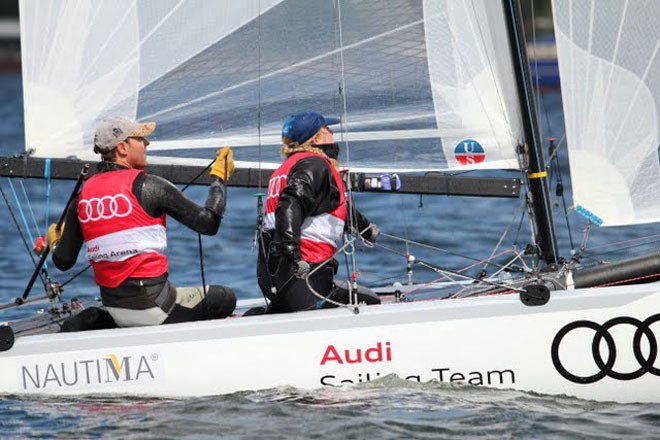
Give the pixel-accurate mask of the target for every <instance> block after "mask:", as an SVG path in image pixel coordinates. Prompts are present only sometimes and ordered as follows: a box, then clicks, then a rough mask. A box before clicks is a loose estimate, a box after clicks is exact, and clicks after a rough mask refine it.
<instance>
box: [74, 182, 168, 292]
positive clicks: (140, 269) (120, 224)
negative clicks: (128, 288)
mask: <svg viewBox="0 0 660 440" xmlns="http://www.w3.org/2000/svg"><path fill="white" fill-rule="evenodd" d="M142 172H143V171H142V170H134V169H129V170H118V171H108V172H104V173H99V174H96V175H95V176H93V177H91V178H90V179H89V180H88V181H87V182H86V183H85V185H84V186H83V189H82V191H81V192H80V195H79V197H78V221H79V222H80V227H81V229H82V233H83V238H84V240H85V246H86V249H87V259H88V260H89V262H90V263H91V265H92V268H93V269H94V279H95V281H96V283H97V284H98V285H100V286H105V287H117V286H118V285H119V284H121V283H122V282H123V281H124V280H126V278H153V277H158V276H160V275H162V274H163V273H165V272H166V271H167V257H166V256H165V254H164V252H165V249H166V248H167V236H166V234H165V214H163V215H161V216H160V217H152V216H150V215H149V214H147V213H146V212H145V211H144V209H142V207H141V206H140V203H139V202H138V200H137V198H136V197H135V195H134V194H133V182H134V181H135V178H136V177H137V176H138V175H139V174H140V173H142Z"/></svg>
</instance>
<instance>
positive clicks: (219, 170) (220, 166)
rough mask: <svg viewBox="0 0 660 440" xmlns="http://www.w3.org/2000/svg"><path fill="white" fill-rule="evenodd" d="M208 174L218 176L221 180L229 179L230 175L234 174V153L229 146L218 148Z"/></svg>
mask: <svg viewBox="0 0 660 440" xmlns="http://www.w3.org/2000/svg"><path fill="white" fill-rule="evenodd" d="M209 174H211V176H215V177H217V178H219V179H220V180H222V181H223V182H227V181H228V180H229V178H230V177H231V175H232V174H234V153H233V152H232V151H231V148H229V147H224V148H221V149H220V150H218V152H217V153H216V156H215V162H213V166H212V167H211V172H210V173H209Z"/></svg>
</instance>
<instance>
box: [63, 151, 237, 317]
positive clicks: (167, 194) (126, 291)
mask: <svg viewBox="0 0 660 440" xmlns="http://www.w3.org/2000/svg"><path fill="white" fill-rule="evenodd" d="M124 168H125V167H123V166H121V165H117V164H115V163H112V162H101V163H99V165H98V167H97V171H98V172H100V173H102V172H106V171H116V170H121V169H124ZM132 190H133V194H134V195H135V197H136V198H137V200H138V202H139V203H140V206H141V207H142V208H143V209H144V211H145V212H146V213H147V214H149V215H151V216H152V217H158V216H160V215H162V214H163V213H165V214H167V215H169V216H170V217H172V218H174V219H175V220H177V221H178V222H180V223H182V224H183V225H185V226H187V227H189V228H190V229H192V230H193V231H195V232H198V233H200V234H204V235H213V234H215V233H217V231H218V228H219V227H220V222H221V220H222V215H223V214H224V211H225V185H224V183H223V182H221V181H220V180H219V179H217V178H213V181H212V183H211V185H210V187H209V192H208V197H207V200H206V204H205V205H204V206H199V205H197V204H196V203H195V202H193V201H192V200H190V199H189V198H187V197H186V196H185V195H184V194H183V193H182V192H181V191H180V190H179V189H178V188H177V187H176V186H174V185H173V184H172V183H171V182H169V181H167V180H165V179H163V178H161V177H158V176H154V175H150V174H146V173H142V174H140V175H138V176H137V178H136V179H135V181H134V182H133V189H132ZM77 202H78V200H77V198H76V199H75V200H74V201H73V203H72V204H71V206H70V207H69V210H68V211H67V214H66V226H65V228H64V231H63V235H62V239H61V241H60V243H59V244H58V246H57V247H56V248H55V250H54V252H53V263H54V264H55V265H56V266H57V267H58V268H59V269H60V270H68V269H70V268H71V267H73V265H74V264H75V263H76V260H77V259H78V254H79V252H80V249H81V247H82V245H83V242H84V240H83V234H82V229H81V227H80V222H79V221H78V210H77V205H78V203H77ZM167 278H168V274H167V272H165V273H164V274H163V275H162V276H160V277H157V278H150V279H136V278H128V279H126V280H125V281H124V282H122V283H121V284H120V285H119V286H118V287H116V288H112V289H110V288H107V287H103V286H100V290H101V300H102V302H103V303H104V305H106V306H111V307H121V308H125V309H135V310H143V309H146V308H149V307H154V306H157V307H160V308H161V309H163V311H165V312H166V313H167V314H168V315H169V316H168V318H167V320H166V321H165V323H171V322H180V321H188V320H195V319H204V318H205V317H206V316H202V315H199V313H202V312H203V310H202V307H200V308H199V309H200V310H199V313H197V311H190V310H179V308H177V307H176V305H175V303H174V301H175V299H176V292H175V290H174V287H173V286H172V285H171V284H170V283H169V281H168V279H167ZM198 315H199V316H198ZM105 320H107V317H105V318H99V319H98V320H96V321H97V322H96V323H89V324H87V323H86V324H83V325H82V326H83V327H85V328H77V327H76V328H70V330H82V329H87V328H94V327H95V326H99V327H107V325H105ZM92 321H94V320H92ZM69 327H71V326H69ZM74 327H75V326H74ZM65 328H66V327H65Z"/></svg>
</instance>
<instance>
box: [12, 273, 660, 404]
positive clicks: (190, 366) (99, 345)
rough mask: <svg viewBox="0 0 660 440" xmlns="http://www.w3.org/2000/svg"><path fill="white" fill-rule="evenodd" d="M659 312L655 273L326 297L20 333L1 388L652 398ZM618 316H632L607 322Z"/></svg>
mask: <svg viewBox="0 0 660 440" xmlns="http://www.w3.org/2000/svg"><path fill="white" fill-rule="evenodd" d="M658 310H660V283H652V284H646V285H638V286H623V287H609V288H595V289H582V290H574V291H558V292H552V298H551V300H550V302H549V303H547V304H546V305H544V306H538V307H528V306H525V305H523V304H522V303H521V302H520V300H519V299H518V295H500V296H490V297H481V298H470V299H460V300H458V299H457V300H436V301H427V302H410V303H397V304H383V305H378V306H368V307H362V308H360V311H359V313H358V314H355V313H353V312H352V311H350V310H346V309H332V310H320V311H313V312H301V313H295V314H286V315H266V316H264V315H262V316H254V317H246V318H231V319H225V320H218V321H206V322H195V323H185V324H174V325H167V326H159V327H140V328H129V329H114V330H99V331H90V332H80V333H67V334H50V335H37V336H25V337H20V338H18V339H17V340H16V342H15V345H14V347H13V348H12V349H10V350H9V351H6V352H4V353H0V371H2V372H3V374H2V376H1V377H0V392H4V393H12V394H14V393H16V394H47V395H77V394H104V395H140V396H160V397H187V396H207V395H218V394H225V393H231V392H235V391H242V390H256V389H265V388H271V387H277V386H284V385H289V386H295V387H299V388H303V389H312V388H317V387H323V386H337V385H345V384H351V383H360V382H366V381H370V380H374V379H377V378H379V377H383V376H385V375H388V374H396V375H398V376H400V377H402V378H405V379H408V380H414V381H420V382H426V381H430V380H436V381H441V382H446V383H453V384H466V385H480V386H489V387H495V388H512V389H519V390H525V391H534V392H538V393H546V394H565V395H571V396H576V397H580V398H584V399H594V400H604V401H619V402H660V377H659V375H660V371H658V370H655V368H656V367H654V366H653V363H654V361H655V357H656V354H657V341H656V339H655V334H656V330H655V329H657V328H659V327H660V324H658V323H655V324H654V323H649V325H648V328H646V327H644V324H643V323H641V322H642V321H645V320H647V319H648V318H651V317H653V316H654V315H656V313H657V312H658ZM623 317H627V318H629V319H622V320H621V321H622V322H621V323H617V322H618V321H611V320H612V319H616V318H623ZM630 318H632V319H630ZM583 320H589V321H590V322H591V323H592V324H585V323H584V322H582V323H579V321H583ZM608 321H609V322H610V324H611V326H610V327H609V328H605V327H603V324H605V323H606V322H608ZM576 322H578V324H576V326H577V328H574V329H571V327H570V326H571V325H572V324H571V323H576ZM566 326H569V327H566ZM563 328H565V330H567V332H566V333H565V335H563V336H561V334H560V336H561V338H560V337H558V334H559V333H560V331H561V330H562V329H563ZM599 329H601V330H603V332H602V337H601V338H600V343H599V344H598V350H597V355H595V354H594V352H593V350H592V345H593V340H594V336H596V330H599ZM638 329H640V330H639V331H638V333H639V334H638V337H635V331H636V330H638ZM605 330H606V331H605ZM553 342H554V343H555V349H556V350H555V351H556V353H555V355H554V356H553ZM609 344H612V345H613V346H614V349H615V354H614V353H613V352H612V351H610V350H611V347H612V345H610V347H609V348H608V345H609ZM635 344H636V345H637V346H638V347H639V352H638V356H637V357H636V356H635V353H634V345H635ZM613 354H614V356H615V357H614V358H610V356H611V355H613ZM553 357H554V360H553ZM598 357H600V358H601V359H602V361H601V365H600V366H599V365H598V364H597V362H598V361H597V360H596V359H595V358H598ZM605 370H608V371H607V372H606V371H605ZM634 372H636V374H632V373H634ZM562 373H563V374H562ZM574 376H576V377H577V376H580V377H582V378H583V379H582V381H583V382H591V383H577V381H578V380H579V379H578V378H576V377H574ZM629 376H639V377H635V378H631V377H629Z"/></svg>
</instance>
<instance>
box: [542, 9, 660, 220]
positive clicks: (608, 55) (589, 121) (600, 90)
mask: <svg viewBox="0 0 660 440" xmlns="http://www.w3.org/2000/svg"><path fill="white" fill-rule="evenodd" d="M553 11H554V14H555V33H556V39H557V48H558V57H559V67H560V74H561V76H562V97H563V104H564V117H565V120H566V137H567V144H568V151H569V161H570V167H571V179H572V185H573V198H574V202H575V205H576V206H579V207H581V208H583V209H584V210H587V211H589V212H590V213H591V214H592V216H594V217H596V218H598V219H600V221H601V222H602V225H604V226H615V225H626V224H637V223H648V222H657V221H660V199H659V198H658V197H657V194H658V192H659V191H660V158H659V157H658V127H659V126H660V111H659V103H660V84H659V82H660V81H659V78H660V30H659V29H660V26H659V25H658V24H657V20H655V19H654V17H657V13H658V12H660V4H659V3H657V2H653V1H639V2H619V1H610V0H603V1H598V2H595V1H592V2H567V1H564V0H561V1H560V0H556V1H555V2H554V5H553ZM584 11H588V13H585V12H584ZM585 31H586V32H588V35H587V36H586V37H585V36H584V32H585Z"/></svg>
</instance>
